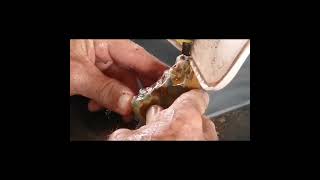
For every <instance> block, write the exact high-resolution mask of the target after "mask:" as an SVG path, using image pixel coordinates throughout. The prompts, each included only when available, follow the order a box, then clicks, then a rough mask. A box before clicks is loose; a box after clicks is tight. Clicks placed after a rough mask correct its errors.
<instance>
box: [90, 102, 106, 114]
mask: <svg viewBox="0 0 320 180" xmlns="http://www.w3.org/2000/svg"><path fill="white" fill-rule="evenodd" d="M102 109H104V107H103V106H101V105H100V104H98V103H97V102H95V101H93V100H90V101H89V103H88V110H89V111H91V112H96V111H100V110H102Z"/></svg>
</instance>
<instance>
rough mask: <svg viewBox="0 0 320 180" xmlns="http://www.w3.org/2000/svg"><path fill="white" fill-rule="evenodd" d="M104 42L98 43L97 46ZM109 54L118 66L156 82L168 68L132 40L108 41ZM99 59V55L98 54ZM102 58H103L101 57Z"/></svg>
mask: <svg viewBox="0 0 320 180" xmlns="http://www.w3.org/2000/svg"><path fill="white" fill-rule="evenodd" d="M100 43H103V41H101V40H100V41H99V40H98V41H96V44H100ZM108 53H109V57H107V58H111V59H112V60H113V61H114V62H115V63H116V64H118V65H121V66H122V67H124V68H126V69H132V70H134V71H135V72H136V73H137V74H139V75H141V76H143V77H148V78H149V79H152V80H154V81H156V80H157V79H158V78H159V77H160V76H161V75H162V73H163V71H164V70H166V69H167V68H168V66H167V65H166V64H164V63H162V62H161V61H160V60H158V59H157V58H156V57H154V56H153V55H151V54H150V53H148V52H147V51H146V50H145V49H143V48H142V47H141V46H139V45H137V44H136V43H134V42H132V41H130V40H108ZM96 55H97V56H98V57H99V53H96ZM100 58H102V57H100Z"/></svg>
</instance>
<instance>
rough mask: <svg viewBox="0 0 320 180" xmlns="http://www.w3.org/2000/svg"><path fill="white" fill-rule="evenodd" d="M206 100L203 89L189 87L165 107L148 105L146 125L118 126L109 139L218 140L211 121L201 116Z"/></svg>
mask: <svg viewBox="0 0 320 180" xmlns="http://www.w3.org/2000/svg"><path fill="white" fill-rule="evenodd" d="M208 103H209V96H208V94H207V93H206V92H204V91H202V90H191V91H189V92H186V93H184V94H182V95H181V96H180V97H179V98H177V99H176V100H175V101H174V103H173V104H172V105H171V106H170V107H169V108H167V109H162V108H161V107H160V106H157V105H153V106H151V108H149V110H148V111H147V116H146V125H144V126H142V127H140V128H139V129H137V130H129V129H118V130H117V131H115V132H113V133H112V134H111V135H110V137H109V140H133V141H135V140H218V136H217V132H216V130H215V126H214V124H213V122H212V121H210V120H209V119H208V118H206V117H205V116H203V113H204V112H205V110H206V108H207V106H208Z"/></svg>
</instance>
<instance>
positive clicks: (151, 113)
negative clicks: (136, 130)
mask: <svg viewBox="0 0 320 180" xmlns="http://www.w3.org/2000/svg"><path fill="white" fill-rule="evenodd" d="M162 110H163V108H162V107H161V106H158V105H152V106H151V107H150V108H149V109H148V111H147V113H146V124H149V123H151V122H154V121H156V120H157V115H158V114H159V113H160V112H161V111H162Z"/></svg>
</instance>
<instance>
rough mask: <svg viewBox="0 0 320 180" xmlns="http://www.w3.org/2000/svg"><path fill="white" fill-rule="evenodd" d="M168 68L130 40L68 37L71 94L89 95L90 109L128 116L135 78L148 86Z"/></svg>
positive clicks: (136, 86) (130, 112) (134, 89)
mask: <svg viewBox="0 0 320 180" xmlns="http://www.w3.org/2000/svg"><path fill="white" fill-rule="evenodd" d="M167 68H168V66H167V65H165V64H164V63H162V62H161V61H160V60H158V59H157V58H156V57H154V56H152V55H151V54H149V53H148V52H147V51H145V50H144V49H143V48H142V47H140V46H139V45H137V44H135V43H133V42H132V41H129V40H70V96H72V95H82V96H85V97H88V98H90V99H91V101H90V102H89V104H88V109H89V110H90V111H98V110H101V109H103V108H108V109H109V110H112V111H115V112H117V113H119V114H121V115H122V116H123V117H124V118H125V119H131V117H130V116H132V108H131V100H132V97H133V96H134V95H136V94H137V93H138V89H139V87H138V84H137V78H139V79H140V80H141V81H142V83H143V85H144V86H150V85H151V84H153V83H154V82H155V81H157V80H158V79H159V77H160V76H161V75H162V73H163V71H164V70H166V69H167Z"/></svg>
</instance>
